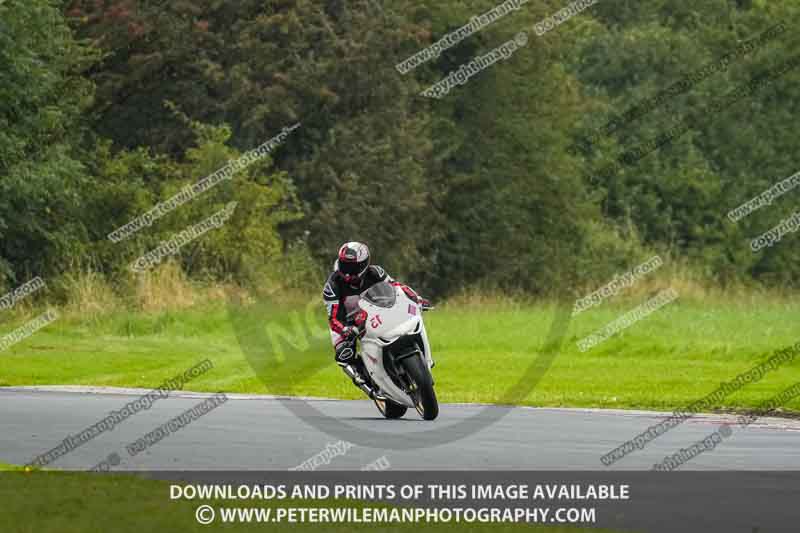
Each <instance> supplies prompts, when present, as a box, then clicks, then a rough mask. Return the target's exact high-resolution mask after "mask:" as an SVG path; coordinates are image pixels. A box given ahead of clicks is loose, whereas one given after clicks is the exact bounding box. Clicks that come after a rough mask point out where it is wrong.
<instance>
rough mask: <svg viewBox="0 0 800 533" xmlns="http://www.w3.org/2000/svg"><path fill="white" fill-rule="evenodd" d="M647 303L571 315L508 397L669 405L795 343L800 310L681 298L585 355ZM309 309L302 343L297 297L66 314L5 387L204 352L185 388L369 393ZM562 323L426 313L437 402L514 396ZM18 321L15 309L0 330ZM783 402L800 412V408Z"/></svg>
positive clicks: (131, 374)
mask: <svg viewBox="0 0 800 533" xmlns="http://www.w3.org/2000/svg"><path fill="white" fill-rule="evenodd" d="M642 301H643V300H642V299H637V300H629V301H621V300H617V301H615V302H613V303H611V302H607V303H605V304H603V305H602V306H600V307H598V308H595V309H593V310H589V311H586V312H584V313H582V314H580V315H579V316H577V317H575V318H574V319H572V321H571V322H570V323H569V327H568V331H567V332H566V334H565V335H564V337H563V346H562V350H561V352H560V353H559V354H558V355H557V357H556V358H555V359H554V360H553V363H552V365H551V366H550V367H549V368H548V369H547V371H546V373H545V374H544V377H543V379H542V380H541V381H540V382H539V383H538V385H537V386H536V387H535V388H533V390H532V391H530V392H528V393H526V394H524V395H523V396H521V397H519V398H512V400H513V403H518V404H522V405H531V406H571V407H605V408H648V409H660V410H669V409H672V408H675V407H679V406H683V405H684V404H686V403H688V402H691V401H692V400H694V399H697V398H699V397H702V396H703V395H705V394H708V393H710V392H711V391H713V390H714V389H715V388H716V387H717V386H718V385H719V383H720V382H721V381H727V380H730V379H732V378H734V377H735V376H736V375H737V374H738V373H740V372H743V371H746V370H748V369H750V368H751V367H753V366H754V365H755V364H757V363H758V362H760V361H763V360H765V359H766V358H767V357H768V356H769V355H770V353H771V352H772V351H774V350H777V349H782V348H785V347H788V346H791V345H793V344H794V343H795V342H797V341H798V340H800V332H798V329H797V323H798V318H800V305H798V304H794V303H786V302H778V301H772V302H769V301H763V302H744V301H742V302H725V301H710V302H697V301H694V302H693V301H686V300H681V299H679V300H678V301H676V302H673V303H671V304H668V305H667V306H665V307H664V308H662V309H660V310H658V311H656V312H655V313H654V314H652V315H651V316H649V317H648V318H645V319H644V320H642V321H640V322H638V323H636V324H634V325H632V326H631V327H629V328H628V329H626V330H625V331H624V332H622V333H620V334H618V335H616V336H615V337H613V338H611V339H609V340H607V341H605V342H604V343H602V344H600V345H599V346H596V347H595V348H593V349H592V350H590V351H588V352H585V353H581V352H580V351H579V350H578V348H577V346H576V342H577V341H579V340H580V339H582V338H584V337H585V336H587V335H589V334H591V333H592V332H594V331H595V330H597V329H599V328H601V327H603V326H604V325H606V324H608V323H610V322H612V321H613V320H615V319H617V318H618V317H619V316H621V315H622V314H624V313H625V312H627V311H629V310H631V309H633V308H634V307H636V306H637V305H638V304H640V303H642ZM307 309H308V311H309V313H310V315H309V316H311V317H312V318H311V321H313V322H314V325H315V327H318V328H323V333H322V335H320V336H319V337H318V338H316V339H312V340H310V341H308V342H307V344H306V340H307V337H308V335H307V334H306V333H304V331H305V330H304V326H303V325H302V324H304V323H305V318H304V317H305V316H306V314H307V313H306V306H305V305H303V304H302V303H298V304H296V305H290V304H286V305H283V306H276V305H267V304H263V305H251V306H249V307H236V308H234V309H233V311H231V310H230V309H228V308H227V307H226V306H225V305H224V304H219V303H218V304H216V305H207V306H204V307H196V308H193V309H190V310H183V311H178V312H162V313H156V314H144V313H136V314H132V313H129V312H112V313H106V314H100V315H97V316H95V317H94V318H92V319H81V318H80V317H77V316H75V315H72V316H65V317H62V318H61V319H60V320H59V321H57V322H56V323H54V324H51V325H49V326H47V327H46V328H45V329H44V330H42V331H39V332H37V333H36V334H35V335H34V336H33V337H31V338H29V339H26V340H24V341H22V342H20V343H19V344H17V345H14V346H12V347H11V348H9V349H8V350H7V351H5V352H4V353H3V354H2V356H0V385H6V386H8V385H53V384H70V385H106V386H125V387H153V386H156V385H158V384H159V383H160V382H161V381H162V380H164V379H165V378H168V377H172V376H174V375H176V374H180V373H181V372H182V371H183V370H185V369H187V368H189V367H191V366H193V365H194V364H196V363H197V362H198V361H200V360H202V359H205V358H208V359H210V360H212V361H213V363H214V365H215V366H214V368H213V369H212V370H211V371H209V372H208V373H207V374H205V375H203V376H201V377H200V378H198V379H196V380H194V381H192V382H190V383H189V384H188V385H187V386H186V387H185V388H186V389H190V390H197V391H226V392H248V393H272V394H294V395H309V396H322V397H335V398H351V399H355V398H361V393H360V392H359V391H358V390H357V389H356V388H355V387H353V386H352V384H350V382H349V380H347V379H345V377H344V375H343V374H342V373H341V371H340V370H339V369H338V368H337V367H336V366H335V365H334V363H333V360H332V359H333V358H332V353H331V352H332V350H331V348H330V342H329V340H328V338H327V337H326V334H325V333H324V316H323V311H322V306H321V304H320V303H319V302H317V301H316V300H314V301H313V305H309V306H308V307H307ZM553 317H554V307H553V306H550V305H544V304H542V305H534V304H512V303H489V304H487V305H477V304H473V305H470V304H468V303H461V304H458V305H456V304H451V305H443V306H441V307H439V308H438V309H437V310H435V311H433V312H431V313H429V314H427V315H426V324H427V328H428V332H429V335H430V338H431V342H432V346H433V350H434V355H435V358H436V362H437V366H436V368H435V369H434V375H435V378H436V387H437V394H438V396H439V399H440V401H441V402H488V403H494V402H501V401H504V400H506V401H507V400H508V398H507V397H506V391H507V390H508V389H509V388H510V387H511V386H512V385H514V384H515V383H517V382H518V381H519V380H520V378H521V377H522V376H523V375H524V373H525V371H526V369H527V368H528V367H529V366H530V365H531V364H532V363H534V361H536V358H537V357H538V355H539V350H540V349H541V347H542V345H543V343H544V340H545V336H546V335H547V333H548V331H549V329H550V326H551V323H552V321H553ZM21 323H23V319H22V318H21V317H17V318H16V319H15V320H14V321H13V322H11V321H9V322H6V323H4V324H3V325H2V331H3V332H7V331H10V330H11V329H13V328H14V327H16V326H18V325H19V324H21ZM281 327H283V328H286V329H287V331H288V332H290V333H291V337H292V338H290V342H291V343H294V345H295V346H294V347H293V346H292V345H291V343H286V342H282V343H281V345H282V346H283V348H284V351H283V356H282V357H280V356H277V355H276V352H275V349H273V346H274V344H273V342H272V340H273V339H272V338H271V337H270V335H269V333H270V331H271V329H270V328H272V330H274V331H277V329H275V328H281ZM298 328H299V329H298ZM274 331H273V333H274ZM275 338H277V337H275ZM798 381H800V361H796V360H795V361H793V362H790V363H787V364H786V365H784V366H783V367H781V368H779V369H778V370H776V371H774V372H771V373H769V374H767V375H766V376H765V377H764V378H763V379H762V380H761V381H759V382H757V383H753V384H750V385H749V386H747V387H745V388H744V389H742V390H741V391H739V392H737V393H736V394H734V395H732V396H730V397H728V398H726V399H725V400H723V402H722V403H721V404H720V405H719V406H718V407H719V408H720V409H747V408H752V407H755V406H756V405H757V404H758V403H759V402H760V401H763V400H765V399H767V398H769V397H770V396H772V395H773V394H775V393H777V392H779V391H781V390H783V389H784V388H786V387H788V386H790V385H793V384H794V383H796V382H798ZM786 407H787V409H790V410H795V411H798V410H800V402H797V401H794V402H792V403H790V404H789V405H788V406H786Z"/></svg>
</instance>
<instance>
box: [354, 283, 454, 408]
mask: <svg viewBox="0 0 800 533" xmlns="http://www.w3.org/2000/svg"><path fill="white" fill-rule="evenodd" d="M358 306H359V307H360V308H361V312H360V314H361V319H362V320H363V325H362V326H361V327H362V328H363V333H362V336H361V351H360V353H359V354H358V355H359V358H360V360H361V362H362V363H363V365H364V368H365V369H366V374H367V375H368V376H369V378H370V379H371V380H372V384H373V385H374V386H375V388H376V390H378V391H379V396H380V397H382V398H386V399H385V400H384V399H374V400H373V401H374V402H375V405H376V406H377V407H378V410H379V411H380V412H381V414H382V415H383V416H385V417H386V418H400V417H402V416H403V415H405V414H406V410H407V409H408V408H409V407H412V408H414V409H416V410H417V412H418V413H419V414H420V416H422V418H424V419H425V420H433V419H434V418H436V417H437V415H438V414H439V403H438V402H437V400H436V393H435V392H434V390H433V384H434V382H433V376H432V375H431V368H433V358H432V357H431V346H430V344H429V343H428V335H427V333H426V332H425V324H424V322H423V320H422V312H423V310H425V311H427V310H428V309H429V308H423V307H422V306H420V305H419V304H417V303H416V302H414V301H413V300H411V299H410V298H409V297H408V296H406V294H405V292H403V290H402V289H401V288H400V287H396V286H394V285H391V284H389V283H387V282H385V281H384V282H380V283H376V284H375V285H373V286H372V287H370V288H369V289H368V290H366V291H364V292H363V293H362V294H361V297H360V299H359V301H358Z"/></svg>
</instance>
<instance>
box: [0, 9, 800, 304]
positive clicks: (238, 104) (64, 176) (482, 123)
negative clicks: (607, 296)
mask: <svg viewBox="0 0 800 533" xmlns="http://www.w3.org/2000/svg"><path fill="white" fill-rule="evenodd" d="M500 3H501V2H500V1H499V0H488V1H487V0H475V1H472V2H456V1H451V0H444V1H440V2H435V3H433V2H421V1H417V0H404V1H402V2H384V1H381V0H324V1H319V0H241V1H238V2H224V1H222V0H195V1H191V2H189V1H174V2H161V1H154V0H69V1H65V2H57V1H55V0H5V2H0V95H1V97H0V285H3V286H7V287H10V286H14V285H15V284H18V283H20V282H22V281H24V279H26V278H28V277H31V276H33V275H43V276H58V275H60V274H61V273H64V272H68V271H71V270H74V269H77V268H86V269H92V270H96V271H101V272H103V273H105V274H106V275H108V277H109V278H112V279H113V278H114V277H116V276H118V275H120V274H121V273H122V272H124V271H126V269H127V267H128V265H129V264H130V263H131V261H133V260H135V259H136V257H137V256H139V255H141V254H142V253H144V252H146V251H148V250H151V249H153V248H154V247H156V246H158V244H159V243H160V242H161V241H163V240H165V239H168V238H169V237H170V236H171V235H174V234H175V233H176V232H179V231H181V230H182V229H184V228H186V227H187V226H189V225H191V224H193V223H195V222H197V221H199V220H200V219H203V218H205V216H208V215H210V214H211V213H213V212H214V211H216V210H218V209H220V208H222V207H223V206H224V205H226V204H227V203H228V202H230V201H234V200H235V201H237V202H238V204H237V205H238V207H237V209H236V213H235V216H234V217H233V218H232V219H231V221H230V222H229V223H228V224H225V226H223V227H222V228H220V229H218V230H215V231H213V232H210V233H209V234H208V235H205V236H204V237H203V238H202V239H198V240H197V241H196V242H192V243H191V244H190V245H188V246H186V247H185V248H183V249H182V250H181V252H180V254H179V258H180V261H181V263H182V265H183V266H184V268H185V270H186V271H187V272H189V273H190V275H192V276H196V277H211V278H216V279H222V278H234V279H238V280H241V281H247V280H248V279H249V277H250V276H252V275H254V273H258V272H260V271H263V270H264V269H272V270H274V269H278V270H281V269H285V270H286V272H285V273H286V276H288V277H292V276H294V278H292V279H293V280H294V282H297V283H301V284H302V283H303V279H298V278H304V277H305V278H313V277H314V272H315V271H316V270H317V269H319V268H325V267H327V266H329V263H330V262H331V261H332V256H333V253H334V252H335V250H336V247H337V246H338V244H339V243H340V242H342V241H345V240H350V239H360V240H364V241H366V242H368V243H369V244H370V245H371V247H372V248H373V249H374V252H375V254H376V255H377V256H378V257H379V258H380V261H381V263H382V264H385V266H387V268H389V269H390V270H391V271H392V272H396V273H397V274H398V275H402V276H403V277H405V278H406V279H409V280H411V281H413V282H414V283H415V284H417V285H419V286H420V287H422V288H424V289H425V290H427V291H432V292H435V293H438V294H445V293H447V292H450V291H453V290H457V289H459V288H462V287H465V286H486V287H498V288H502V289H509V290H520V291H525V292H530V293H535V294H540V293H547V292H549V291H551V290H553V289H554V288H557V287H561V286H574V285H576V284H586V283H590V282H591V281H592V280H601V279H605V278H607V277H608V276H610V275H612V274H613V273H614V272H617V271H620V270H621V269H627V267H629V266H630V264H631V263H632V262H634V261H637V260H639V259H642V258H644V257H645V256H646V255H647V254H650V253H653V252H658V253H661V254H662V255H664V256H665V257H669V258H671V259H673V260H680V261H681V262H685V263H687V264H689V265H691V267H692V268H693V269H695V270H696V271H697V272H699V273H701V274H702V275H703V276H704V277H706V278H707V279H709V280H711V281H714V282H717V283H721V284H725V283H730V282H734V281H743V280H744V281H752V282H755V283H762V284H768V285H779V286H787V287H791V286H794V285H796V284H797V281H798V273H800V261H798V260H797V259H798V252H797V246H796V244H795V243H794V242H793V237H792V236H787V237H785V238H784V239H783V241H782V242H781V243H779V244H778V245H776V246H773V247H770V248H768V249H766V250H764V251H762V252H760V253H753V252H752V251H751V249H750V246H749V241H750V239H751V238H753V237H755V236H757V235H759V234H761V233H763V232H765V231H767V230H769V229H770V228H772V227H774V226H776V225H777V224H778V223H780V221H781V220H782V219H784V218H786V217H788V216H789V215H791V214H792V212H793V211H794V209H793V206H794V205H796V203H795V200H794V197H795V195H796V194H798V193H800V190H799V191H796V192H794V193H792V192H789V193H788V194H787V195H786V197H785V198H781V199H779V200H776V201H775V202H774V203H773V204H772V205H771V206H770V207H768V208H765V209H761V210H759V211H757V212H756V213H753V214H752V215H750V216H749V217H747V218H745V219H743V220H741V221H739V222H738V223H733V222H732V221H731V220H729V219H728V218H727V217H726V216H725V215H726V213H727V212H728V211H729V210H731V209H733V208H735V207H737V206H738V205H740V204H742V203H744V202H746V201H747V200H749V199H750V198H752V197H754V196H756V195H758V194H760V193H761V192H762V191H764V190H766V189H769V188H770V187H771V186H772V185H774V184H775V183H777V182H779V181H781V180H782V179H784V178H786V177H788V176H790V175H792V174H793V173H795V172H797V171H798V170H800V168H797V167H800V161H799V160H798V158H797V155H796V154H797V153H798V150H797V148H798V146H797V144H798V139H800V135H798V130H799V129H800V126H798V125H797V122H796V120H795V119H796V117H797V116H800V113H798V109H797V108H798V105H800V98H798V95H799V91H800V89H798V84H797V82H798V81H799V80H800V74H799V73H798V71H797V70H790V71H788V72H786V73H784V74H783V75H781V76H780V77H778V78H776V79H773V80H770V82H769V83H764V84H763V85H762V86H760V87H759V88H758V90H756V91H753V92H752V94H747V95H746V96H745V97H743V98H741V99H739V100H737V101H736V102H735V103H733V104H732V105H730V106H729V107H727V108H725V109H724V110H722V111H719V112H718V113H711V112H709V111H708V110H709V109H712V108H713V107H712V106H713V103H714V102H715V101H717V100H718V99H720V98H723V97H725V95H726V94H728V93H730V92H731V91H733V90H734V89H735V88H736V87H737V86H740V85H742V84H746V83H748V82H749V81H750V80H752V79H754V78H758V77H759V76H762V75H763V74H764V73H765V72H768V71H769V70H770V69H773V68H775V67H776V66H777V65H779V64H781V63H783V62H786V61H789V60H791V59H792V58H793V57H794V54H797V51H798V50H800V46H798V37H797V33H796V31H794V28H796V24H797V23H798V22H799V20H798V18H799V14H800V6H796V5H792V4H790V3H788V2H771V3H768V2H766V1H763V0H752V1H751V0H708V1H706V2H702V3H686V2H679V1H677V0H646V1H637V2H606V1H603V0H601V1H600V2H597V3H596V4H595V5H594V6H592V7H591V8H590V9H588V10H587V11H585V12H583V13H581V14H578V15H576V16H574V17H573V18H572V19H570V20H568V21H565V22H563V23H562V24H560V25H558V26H557V27H555V28H553V29H552V30H551V31H548V32H547V33H546V34H544V35H542V36H537V35H536V33H535V32H534V27H535V25H536V24H537V23H539V22H540V21H542V20H544V19H545V18H547V17H549V16H551V15H553V14H554V13H555V12H557V11H558V10H559V9H561V8H562V7H563V2H556V1H554V0H553V1H549V0H548V1H545V0H541V1H537V0H531V1H529V2H527V3H524V4H522V5H521V7H520V9H518V10H515V11H511V12H510V13H508V14H506V15H505V16H503V17H501V18H500V19H499V20H496V21H495V22H493V23H492V24H490V25H489V26H488V27H485V28H483V29H481V30H480V31H478V32H476V33H474V34H473V35H470V36H469V37H468V38H466V39H464V40H462V41H461V42H459V43H458V44H457V45H455V46H452V47H451V48H449V49H447V50H445V51H443V52H442V53H441V55H440V56H439V57H438V58H436V59H435V60H432V61H428V62H426V63H425V64H423V65H421V66H419V67H417V68H416V69H414V70H412V71H411V72H408V73H406V74H401V73H400V72H399V71H398V69H396V68H395V65H396V64H398V63H399V62H401V61H403V60H405V59H406V58H408V57H409V56H411V55H413V54H415V53H417V52H418V51H420V50H422V49H423V48H425V47H427V46H430V45H431V44H432V43H434V42H437V41H438V40H439V39H441V37H442V36H444V35H446V34H448V33H449V32H452V31H454V30H457V29H458V28H460V27H462V26H463V25H464V24H467V23H468V22H469V21H470V19H471V18H472V17H474V16H476V15H480V14H482V13H485V12H487V11H489V10H491V9H493V8H494V7H496V6H497V5H499V4H500ZM776 25H783V26H784V27H785V31H782V32H777V35H775V36H774V37H773V38H769V39H763V42H761V41H759V43H758V46H747V47H745V48H742V50H744V51H743V52H741V53H737V54H733V53H732V52H733V51H735V50H737V47H740V48H741V47H742V44H743V43H747V42H748V41H750V40H752V39H757V38H758V37H759V36H760V35H762V34H763V32H765V31H767V30H768V29H770V28H774V27H776ZM521 31H526V32H527V34H528V42H527V44H526V45H525V46H522V47H520V49H519V50H517V51H516V52H514V54H513V55H511V56H510V57H507V58H505V59H503V60H501V61H498V62H497V63H495V64H494V65H492V66H491V67H489V68H487V69H485V70H483V71H482V72H479V73H478V74H477V75H475V76H473V77H471V78H470V79H469V81H468V82H466V83H465V84H463V85H461V86H456V87H454V88H453V89H452V90H451V91H450V93H449V94H448V95H446V96H445V97H443V98H441V99H432V98H426V97H424V96H421V95H420V93H421V92H422V91H423V90H424V89H425V88H427V87H429V86H431V85H432V84H433V83H436V82H438V81H439V80H442V79H443V78H445V77H447V76H448V75H449V74H450V73H452V72H453V71H455V70H458V69H459V67H460V66H461V65H464V64H466V63H469V62H470V61H471V60H473V59H474V58H475V57H477V56H480V55H483V54H486V53H487V52H489V51H491V50H492V49H495V48H496V47H498V46H500V45H501V44H503V43H505V42H507V41H509V40H510V39H513V38H514V37H515V36H516V35H518V34H519V32H521ZM722 58H726V63H725V68H715V69H709V70H706V74H705V75H703V76H695V77H694V78H692V77H691V76H692V75H693V73H696V72H701V71H702V70H703V69H704V68H705V67H707V66H708V65H714V64H715V62H718V61H720V59H722ZM683 80H693V81H692V82H691V84H690V83H689V82H688V81H687V82H684V83H683V85H682V86H680V87H681V88H679V89H676V90H675V91H673V92H669V91H665V90H666V89H668V88H670V87H672V86H674V85H675V84H676V83H680V82H682V81H683ZM667 92H669V94H666V93H667ZM660 93H664V97H663V98H659V99H658V105H650V104H647V109H646V111H647V112H646V113H645V112H637V109H636V106H640V108H639V109H642V107H641V106H643V105H645V104H643V103H646V102H648V101H652V100H653V97H654V96H656V95H659V94H660ZM626 113H627V114H626ZM698 117H699V118H700V119H698ZM689 118H691V119H692V120H691V127H690V128H687V129H685V131H682V134H681V135H680V136H675V138H671V137H669V138H668V137H665V132H666V131H669V130H670V128H672V127H674V126H675V125H676V124H680V123H682V121H686V120H687V119H689ZM614 121H617V124H619V125H618V126H617V127H612V128H604V126H606V125H607V124H609V122H611V123H614ZM295 123H299V124H300V126H299V128H298V129H297V130H296V131H293V132H292V134H291V135H289V136H288V138H287V139H286V140H285V142H283V143H281V145H280V146H279V147H278V148H277V149H276V150H275V151H273V152H271V153H270V155H269V156H268V157H265V158H263V159H261V160H259V161H258V162H257V163H255V164H253V165H251V166H249V167H248V168H247V169H245V170H242V171H240V172H238V173H237V174H236V176H235V177H233V179H231V180H226V181H224V182H223V183H221V184H220V185H218V186H216V187H214V189H213V190H210V191H208V192H206V193H204V194H203V195H202V196H200V197H199V198H197V199H194V200H192V201H191V202H188V203H186V204H185V205H182V206H181V207H179V208H178V209H175V210H174V211H172V212H170V213H169V214H168V215H166V216H164V217H163V218H162V219H160V220H158V221H156V222H155V223H153V224H152V226H150V227H147V228H144V229H143V230H142V231H140V232H138V233H137V234H136V235H134V236H133V237H131V238H129V239H126V240H125V241H123V242H120V243H114V242H112V241H110V240H109V239H108V238H107V235H108V234H109V233H110V232H112V231H113V230H115V229H116V228H118V227H120V226H122V225H124V224H126V223H128V222H129V221H131V220H133V219H135V218H136V217H137V216H139V215H141V214H142V213H145V212H147V211H148V210H149V209H151V208H152V207H153V206H154V205H157V204H158V203H159V202H162V201H164V200H166V199H168V198H170V197H171V196H172V195H174V194H176V193H177V192H178V191H179V190H180V189H181V188H182V187H185V186H186V185H191V184H192V183H195V182H197V181H198V180H200V179H202V178H204V177H206V176H209V175H211V174H213V173H214V172H215V171H216V170H217V169H219V168H221V167H223V166H224V165H225V164H226V163H227V162H228V161H230V160H232V159H235V158H237V157H239V156H240V155H241V154H244V153H247V152H248V151H249V150H252V149H254V148H255V147H257V146H259V145H261V144H262V143H264V142H265V141H267V140H269V139H271V138H273V137H274V136H275V135H277V134H278V133H280V131H281V129H282V128H284V127H287V126H290V125H292V124H295ZM598 131H599V132H600V133H598ZM587 138H589V139H591V142H589V143H587V142H586V139H587ZM648 143H649V145H651V146H657V148H656V149H654V150H652V153H648V154H647V155H645V156H643V157H641V158H639V159H637V160H636V161H635V162H634V161H631V160H626V162H627V163H630V164H624V165H616V166H614V168H615V171H614V172H610V173H609V172H606V173H600V174H598V170H599V169H602V168H606V167H608V165H610V164H613V163H615V162H619V161H621V160H622V159H623V158H624V157H625V154H629V153H630V152H631V150H635V149H637V147H640V146H646V145H648ZM576 146H580V147H581V149H579V150H576V149H574V148H575V147H576ZM598 176H599V177H598ZM301 266H302V267H301ZM253 279H255V278H253ZM310 281H311V283H312V284H313V283H317V282H318V280H316V279H311V280H310Z"/></svg>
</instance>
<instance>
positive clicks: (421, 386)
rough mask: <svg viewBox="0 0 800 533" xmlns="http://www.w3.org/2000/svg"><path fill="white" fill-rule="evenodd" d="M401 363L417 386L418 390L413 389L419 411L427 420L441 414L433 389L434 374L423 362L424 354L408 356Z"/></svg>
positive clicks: (413, 396)
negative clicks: (432, 374)
mask: <svg viewBox="0 0 800 533" xmlns="http://www.w3.org/2000/svg"><path fill="white" fill-rule="evenodd" d="M401 364H402V365H403V368H405V369H406V373H407V374H408V377H409V378H410V379H411V381H412V382H413V384H414V385H415V386H416V390H414V391H412V393H413V394H412V398H413V399H414V402H415V403H416V406H417V412H418V413H419V414H420V416H422V418H423V419H425V420H433V419H435V418H436V417H437V416H439V402H438V401H437V400H436V392H434V390H433V376H431V371H430V370H429V369H428V367H427V365H425V364H424V363H423V362H422V355H415V356H411V357H406V358H405V359H403V361H402V363H401Z"/></svg>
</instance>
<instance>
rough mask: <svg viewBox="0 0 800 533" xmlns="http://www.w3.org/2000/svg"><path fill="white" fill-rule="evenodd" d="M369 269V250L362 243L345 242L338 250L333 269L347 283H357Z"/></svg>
mask: <svg viewBox="0 0 800 533" xmlns="http://www.w3.org/2000/svg"><path fill="white" fill-rule="evenodd" d="M368 268H369V248H368V247H367V245H366V244H364V243H362V242H346V243H344V244H343V245H342V246H341V248H339V257H338V259H336V263H335V264H334V269H335V270H336V272H338V273H339V275H340V276H341V277H342V279H344V281H345V282H347V283H351V284H352V283H357V282H359V281H360V280H361V278H362V277H363V276H364V274H365V273H366V272H367V269H368Z"/></svg>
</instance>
